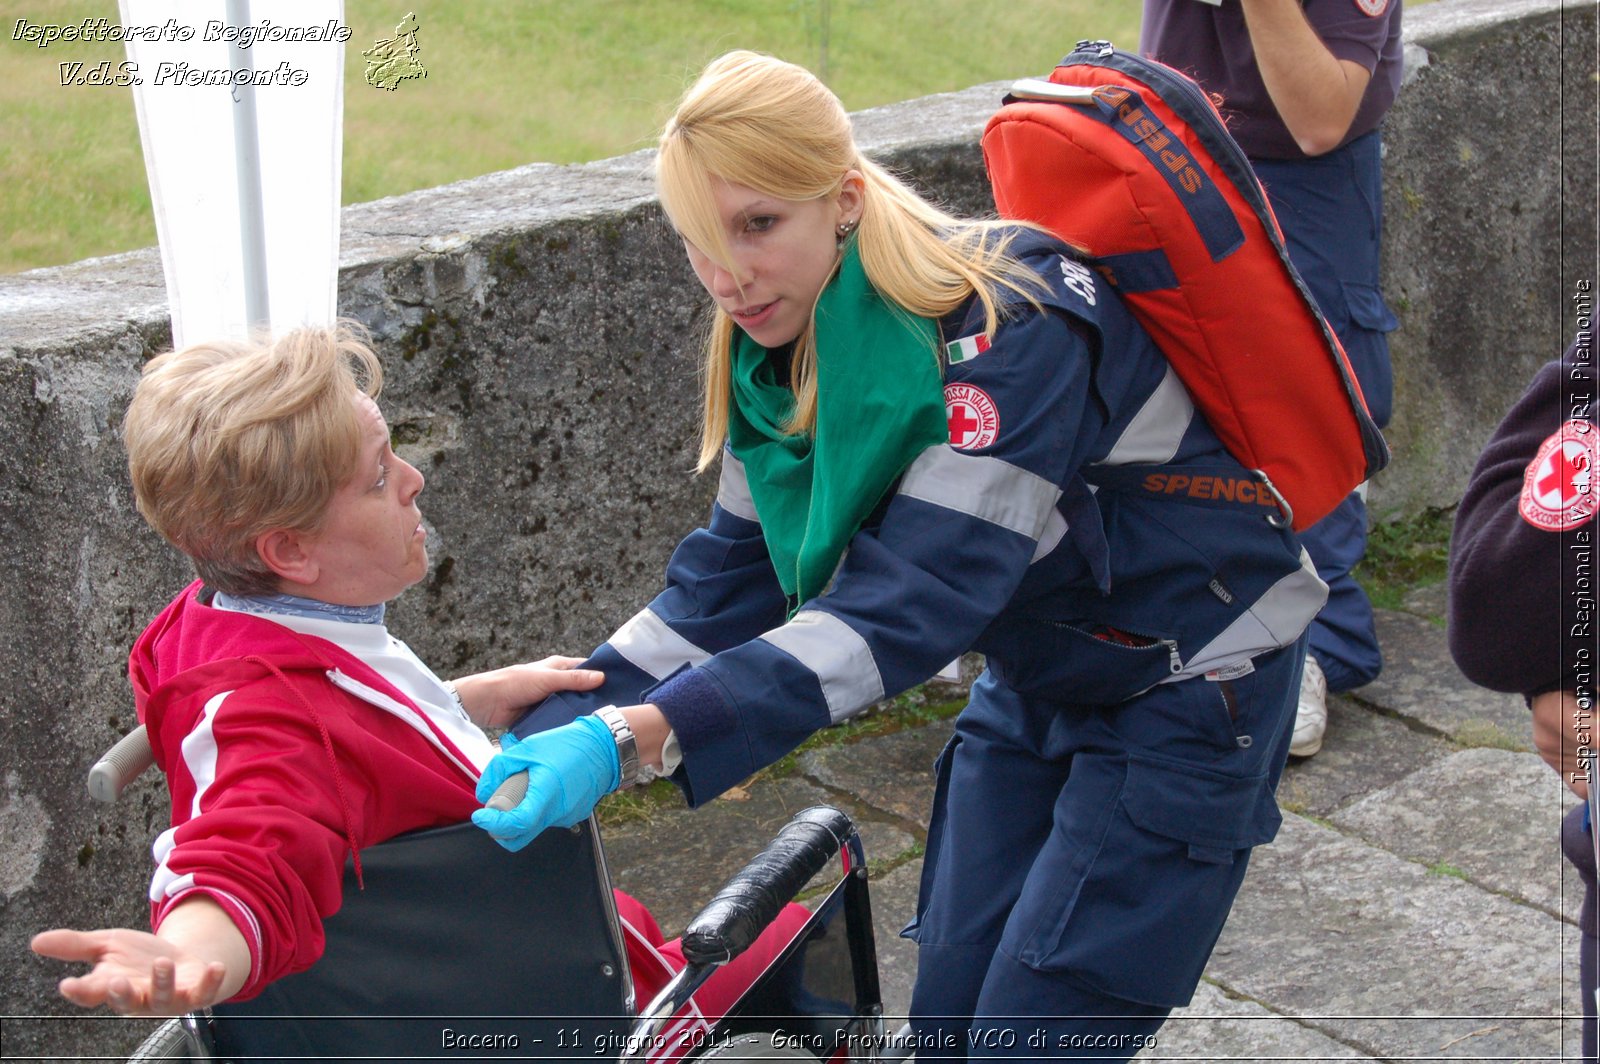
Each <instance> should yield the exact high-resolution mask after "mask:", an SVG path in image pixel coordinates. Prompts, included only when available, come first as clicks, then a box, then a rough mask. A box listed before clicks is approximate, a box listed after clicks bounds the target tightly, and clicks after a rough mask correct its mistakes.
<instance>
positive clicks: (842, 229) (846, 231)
mask: <svg viewBox="0 0 1600 1064" xmlns="http://www.w3.org/2000/svg"><path fill="white" fill-rule="evenodd" d="M834 231H835V232H837V233H838V234H839V239H840V240H843V239H844V238H845V237H847V236H849V235H850V234H851V233H853V232H855V231H856V222H855V219H853V218H852V219H851V220H850V221H848V222H840V223H839V224H838V225H836V226H834Z"/></svg>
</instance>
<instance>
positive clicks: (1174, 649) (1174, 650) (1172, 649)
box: [1161, 639, 1183, 676]
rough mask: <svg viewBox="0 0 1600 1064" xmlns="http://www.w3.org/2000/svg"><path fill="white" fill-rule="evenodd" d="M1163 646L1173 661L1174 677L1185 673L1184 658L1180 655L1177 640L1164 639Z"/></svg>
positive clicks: (1171, 666)
mask: <svg viewBox="0 0 1600 1064" xmlns="http://www.w3.org/2000/svg"><path fill="white" fill-rule="evenodd" d="M1161 645H1162V646H1164V647H1166V648H1167V656H1168V657H1169V658H1170V659H1171V665H1170V668H1171V669H1172V675H1174V676H1176V675H1178V673H1180V672H1182V671H1183V658H1182V657H1180V656H1179V654H1178V641H1177V640H1176V639H1163V640H1161Z"/></svg>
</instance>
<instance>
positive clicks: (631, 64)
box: [0, 0, 1139, 272]
mask: <svg viewBox="0 0 1600 1064" xmlns="http://www.w3.org/2000/svg"><path fill="white" fill-rule="evenodd" d="M824 9H826V12H827V29H826V33H824V30H823V25H822V22H823V19H822V15H823V12H824ZM407 11H414V12H415V13H416V15H417V20H418V23H419V26H420V29H419V33H418V44H419V46H420V50H419V53H418V58H419V60H420V61H421V62H422V64H423V66H425V67H426V68H427V71H428V76H427V77H426V78H425V79H421V80H414V81H406V82H403V83H401V84H400V86H399V87H398V88H397V89H396V90H394V91H392V92H390V91H385V90H381V89H375V88H373V87H371V86H369V85H367V84H366V83H365V82H364V81H363V79H362V73H363V70H364V62H365V61H364V60H363V59H362V56H361V51H362V49H364V48H369V47H371V46H372V43H373V42H375V41H377V40H379V39H380V38H386V37H389V36H391V35H392V33H393V29H394V25H395V23H396V22H398V21H399V19H400V18H401V17H402V16H403V15H404V14H405V13H406V12H407ZM254 17H255V18H256V20H258V21H259V20H260V19H262V18H273V13H272V11H271V7H270V4H267V3H263V2H260V0H258V2H257V4H256V5H255V16H254ZM19 18H26V19H27V20H28V21H29V22H31V23H34V24H42V23H49V22H55V23H78V22H81V21H82V20H83V19H84V18H106V19H108V20H110V21H111V22H116V21H117V20H118V14H117V5H116V3H115V2H113V0H0V27H3V29H4V35H3V37H0V113H3V114H5V116H6V132H5V136H4V137H3V138H0V182H3V186H0V187H3V189H4V195H3V196H0V230H3V231H4V233H5V234H6V238H5V244H4V248H3V250H0V272H14V271H17V270H24V269H30V268H32V267H36V266H48V265H57V264H61V263H66V262H72V261H75V260H77V259H80V258H86V257H89V256H95V255H105V254H110V253H113V252H119V251H127V250H131V249H133V248H139V247H146V246H149V245H152V244H154V243H155V226H154V222H153V220H152V218H151V215H150V197H149V192H148V188H147V186H146V183H145V174H144V160H143V155H142V153H141V149H140V146H139V133H138V123H137V121H136V119H135V116H134V109H133V100H132V94H131V92H130V90H128V89H125V88H112V87H106V88H95V87H76V86H74V87H69V88H63V87H62V86H61V85H60V80H59V74H58V70H57V67H58V64H60V63H63V62H72V61H83V62H86V63H88V64H90V65H92V64H94V63H98V62H101V61H102V60H110V61H111V62H112V63H113V65H114V64H116V63H119V62H121V61H123V59H124V58H125V55H124V53H123V49H122V46H121V45H120V44H115V43H92V44H63V43H59V42H58V43H54V44H52V45H50V46H49V47H48V48H43V49H41V48H38V47H36V46H35V45H34V44H32V43H29V42H24V41H14V40H12V39H11V36H12V30H13V28H14V26H15V24H16V21H17V19H19ZM274 21H279V22H282V20H281V19H274ZM344 23H345V25H346V26H348V27H349V28H350V30H351V34H352V36H351V39H350V41H349V43H348V44H347V45H346V48H345V72H346V76H345V132H344V180H343V186H344V187H343V190H342V191H343V198H344V202H346V203H360V202H364V201H367V200H372V199H376V198H379V197H382V196H389V195H395V194H398V193H401V192H408V191H411V190H414V189H418V188H427V187H430V186H433V185H438V184H443V183H446V182H449V181H456V180H460V179H462V178H466V177H472V176H476V175H478V174H483V173H489V172H491V171H495V170H502V169H506V168H509V167H513V166H520V165H522V164H524V163H528V162H536V161H537V162H553V163H569V162H579V161H585V160H590V159H599V158H605V157H608V156H612V155H618V154H622V153H625V152H629V151H634V150H636V149H639V148H644V147H648V146H650V145H651V144H652V143H653V142H654V138H655V134H656V131H657V130H658V129H659V127H660V124H661V122H662V121H663V120H664V118H665V117H666V116H667V114H668V113H669V112H670V111H671V109H672V105H673V103H674V102H675V101H676V98H677V96H678V95H679V94H680V93H681V92H682V91H683V89H684V87H685V86H686V85H687V84H688V82H689V81H690V80H691V79H692V77H693V75H694V74H695V73H696V72H697V71H698V70H699V69H700V67H701V66H703V65H704V64H705V62H706V61H707V60H708V59H710V58H712V57H713V56H715V55H718V54H720V53H721V52H724V51H727V50H729V49H731V48H754V49H757V50H760V51H766V52H771V53H773V54H775V55H779V56H781V57H783V58H785V59H790V60H793V61H795V62H798V63H802V64H804V65H806V66H808V67H810V68H811V69H813V70H816V71H818V72H819V73H823V72H824V67H825V77H826V80H827V81H828V83H829V85H830V86H832V87H833V89H834V90H835V91H836V92H838V93H839V95H840V97H841V98H842V99H843V100H844V102H845V105H846V106H847V107H849V108H850V109H851V110H858V109H861V108H865V107H872V106H876V105H879V104H883V103H891V102H894V101H897V100H905V99H911V98H914V97H917V96H922V95H926V94H928V93H933V92H943V91H949V90H953V89H961V88H967V87H969V86H971V85H976V84H979V83H982V82H986V81H995V80H1000V79H1003V78H1012V77H1020V76H1023V75H1028V74H1040V73H1043V72H1045V71H1047V70H1048V69H1049V68H1050V67H1051V66H1053V65H1054V64H1055V62H1056V60H1058V59H1059V58H1060V57H1061V55H1062V54H1064V53H1065V52H1066V51H1068V50H1069V49H1070V48H1071V47H1072V45H1073V43H1074V42H1076V41H1077V40H1078V39H1079V38H1082V37H1107V38H1110V39H1112V40H1114V41H1116V42H1117V43H1119V44H1121V45H1122V46H1123V47H1126V48H1132V47H1135V46H1136V44H1137V33H1138V24H1139V0H1048V2H1047V0H1013V2H1012V3H1009V4H1004V5H997V4H988V3H983V2H981V0H776V2H775V0H681V2H678V3H672V4H667V3H662V2H660V0H588V2H585V3H573V2H571V0H561V2H559V3H558V2H556V0H474V2H472V3H461V2H459V0H451V2H444V0H385V2H383V3H379V2H377V0H347V2H346V4H345V17H344ZM179 91H181V90H179Z"/></svg>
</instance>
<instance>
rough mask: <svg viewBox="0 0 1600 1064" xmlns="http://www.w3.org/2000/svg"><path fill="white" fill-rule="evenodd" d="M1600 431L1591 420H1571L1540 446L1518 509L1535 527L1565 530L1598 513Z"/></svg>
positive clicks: (1526, 480)
mask: <svg viewBox="0 0 1600 1064" xmlns="http://www.w3.org/2000/svg"><path fill="white" fill-rule="evenodd" d="M1597 467H1600V432H1597V431H1596V429H1595V426H1594V425H1592V424H1590V423H1589V422H1587V421H1568V422H1566V423H1565V424H1563V425H1562V426H1561V427H1560V428H1559V429H1557V430H1556V431H1555V432H1554V433H1552V434H1551V435H1550V438H1549V439H1547V440H1545V441H1544V443H1542V444H1540V445H1539V453H1538V454H1537V455H1535V456H1534V459H1533V461H1532V462H1529V463H1528V471H1527V473H1525V474H1523V478H1522V497H1521V498H1520V499H1519V500H1518V502H1517V511H1518V512H1519V513H1521V514H1522V519H1523V520H1524V521H1526V522H1528V524H1530V525H1532V526H1533V527H1534V528H1542V529H1544V530H1545V531H1546V532H1565V531H1566V530H1567V529H1569V528H1577V527H1578V526H1579V525H1581V524H1583V523H1584V522H1585V521H1588V520H1589V519H1590V518H1591V517H1593V516H1594V511H1595V497H1596V492H1597V491H1600V484H1596V483H1595V470H1596V468H1597Z"/></svg>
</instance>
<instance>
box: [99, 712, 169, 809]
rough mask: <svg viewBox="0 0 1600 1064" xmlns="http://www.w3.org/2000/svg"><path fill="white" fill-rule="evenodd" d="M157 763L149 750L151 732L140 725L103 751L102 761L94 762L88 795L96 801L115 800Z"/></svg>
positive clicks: (152, 752) (153, 754)
mask: <svg viewBox="0 0 1600 1064" xmlns="http://www.w3.org/2000/svg"><path fill="white" fill-rule="evenodd" d="M155 763H156V755H155V752H154V751H153V750H151V749H150V735H149V733H148V732H146V731H145V730H144V725H143V724H141V725H139V726H138V727H137V728H135V729H133V731H131V732H129V733H128V734H127V735H124V736H123V737H122V738H120V739H118V740H117V742H116V745H114V746H112V748H111V749H109V750H107V751H106V752H105V753H103V754H101V755H100V760H98V761H96V762H95V763H94V767H93V768H91V769H90V770H89V779H88V784H89V794H90V795H91V796H92V797H93V798H95V799H96V800H97V801H101V802H114V801H116V800H117V799H118V798H119V797H121V796H122V792H123V791H124V790H126V789H127V787H128V784H130V783H132V782H133V781H134V780H136V779H138V778H139V776H140V775H141V774H142V773H143V772H144V770H145V769H147V768H149V767H150V766H151V765H153V764H155Z"/></svg>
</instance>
